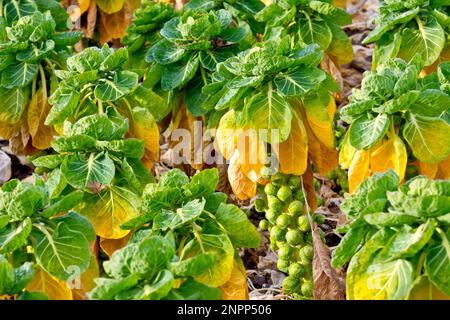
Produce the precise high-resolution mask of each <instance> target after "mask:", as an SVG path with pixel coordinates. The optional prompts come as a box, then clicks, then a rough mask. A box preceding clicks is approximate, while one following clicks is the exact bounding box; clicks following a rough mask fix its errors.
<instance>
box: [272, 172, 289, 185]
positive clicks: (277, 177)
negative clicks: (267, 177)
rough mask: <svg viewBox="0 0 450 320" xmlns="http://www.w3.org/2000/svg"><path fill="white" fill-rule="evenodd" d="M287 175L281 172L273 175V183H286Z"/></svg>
mask: <svg viewBox="0 0 450 320" xmlns="http://www.w3.org/2000/svg"><path fill="white" fill-rule="evenodd" d="M286 182H287V177H286V175H285V174H283V173H281V172H277V173H275V174H274V175H273V176H272V183H273V184H274V185H276V186H281V185H283V184H286Z"/></svg>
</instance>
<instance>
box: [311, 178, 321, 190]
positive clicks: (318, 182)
mask: <svg viewBox="0 0 450 320" xmlns="http://www.w3.org/2000/svg"><path fill="white" fill-rule="evenodd" d="M313 186H314V190H319V188H320V181H319V180H317V179H314V181H313Z"/></svg>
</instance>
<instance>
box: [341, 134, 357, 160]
mask: <svg viewBox="0 0 450 320" xmlns="http://www.w3.org/2000/svg"><path fill="white" fill-rule="evenodd" d="M348 136H349V134H348V131H347V132H346V133H345V136H344V141H343V142H342V146H341V151H340V152H339V164H340V165H341V167H342V169H348V168H349V167H350V165H351V164H352V161H353V157H354V156H355V153H356V148H354V147H353V146H352V144H351V143H350V139H349V138H348Z"/></svg>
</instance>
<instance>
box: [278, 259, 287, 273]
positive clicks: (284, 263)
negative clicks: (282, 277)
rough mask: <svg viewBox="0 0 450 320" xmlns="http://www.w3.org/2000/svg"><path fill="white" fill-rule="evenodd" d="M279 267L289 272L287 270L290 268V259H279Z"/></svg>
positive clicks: (282, 270)
mask: <svg viewBox="0 0 450 320" xmlns="http://www.w3.org/2000/svg"><path fill="white" fill-rule="evenodd" d="M277 268H278V270H280V271H281V272H287V270H288V268H289V260H283V259H278V261H277Z"/></svg>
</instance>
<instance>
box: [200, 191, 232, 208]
mask: <svg viewBox="0 0 450 320" xmlns="http://www.w3.org/2000/svg"><path fill="white" fill-rule="evenodd" d="M205 200H206V204H205V210H206V211H209V212H216V211H217V209H218V208H219V206H220V204H221V203H227V200H228V196H227V195H226V194H225V193H223V192H214V193H211V194H209V195H207V196H205Z"/></svg>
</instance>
